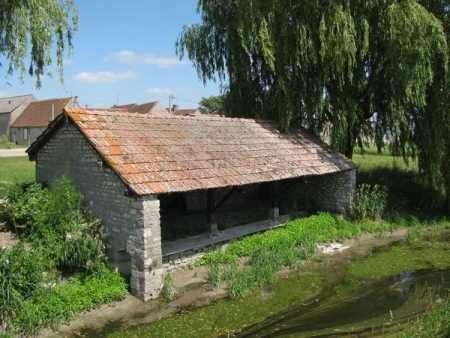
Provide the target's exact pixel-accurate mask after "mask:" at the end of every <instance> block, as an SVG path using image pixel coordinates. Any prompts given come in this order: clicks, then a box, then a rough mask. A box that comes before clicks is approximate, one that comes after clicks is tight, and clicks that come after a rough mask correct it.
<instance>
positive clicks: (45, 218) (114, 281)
mask: <svg viewBox="0 0 450 338" xmlns="http://www.w3.org/2000/svg"><path fill="white" fill-rule="evenodd" d="M1 220H4V221H6V223H7V225H8V226H9V228H10V229H13V230H15V231H16V232H17V233H18V234H19V237H20V242H19V244H17V245H15V246H13V247H12V248H10V249H7V250H0V286H1V287H2V293H1V296H0V324H1V325H2V326H3V327H7V329H9V330H10V329H11V325H13V326H15V328H16V329H17V331H18V332H19V333H22V332H23V333H26V334H36V333H37V332H38V331H39V330H40V329H41V328H43V327H46V326H49V325H50V326H52V327H55V326H56V325H58V324H59V323H60V322H61V321H62V320H68V319H70V318H71V317H72V316H73V315H74V314H75V313H77V312H79V311H82V310H87V309H90V308H92V307H94V306H97V305H100V304H102V303H105V302H110V301H113V300H116V299H118V298H121V297H123V296H124V295H125V294H126V293H127V285H126V283H125V282H124V280H123V278H122V277H120V276H119V275H118V274H117V273H113V272H111V271H110V270H109V269H108V268H106V266H105V260H106V258H105V257H106V256H105V244H104V243H103V241H102V237H103V232H102V228H101V226H100V222H99V221H98V220H95V219H92V218H91V217H90V215H89V214H88V213H86V212H85V210H84V209H83V196H82V195H81V194H79V193H78V192H77V191H76V190H75V188H74V187H73V185H72V184H71V182H70V181H69V179H67V178H66V177H62V178H61V179H60V180H59V181H58V182H57V183H56V184H55V186H54V187H53V188H52V189H51V190H48V189H46V188H44V187H43V186H42V185H40V184H38V183H32V184H22V185H12V186H9V187H7V188H6V198H5V202H4V203H1V204H0V221H1ZM63 274H64V275H66V276H70V275H72V277H71V278H70V279H69V282H68V283H66V284H64V285H60V284H57V280H58V277H60V276H61V275H63ZM74 276H75V277H74ZM49 286H52V287H51V288H49Z"/></svg>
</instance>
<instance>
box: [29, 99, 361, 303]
mask: <svg viewBox="0 0 450 338" xmlns="http://www.w3.org/2000/svg"><path fill="white" fill-rule="evenodd" d="M27 152H28V155H29V158H30V160H33V161H36V180H37V181H38V182H42V183H45V184H48V185H50V186H51V185H52V183H53V182H55V180H57V179H59V178H60V177H61V176H62V175H64V174H65V175H67V176H68V177H69V178H70V179H71V181H72V182H73V184H74V185H75V186H76V187H77V189H78V190H79V191H80V192H81V193H82V194H83V195H84V197H85V199H86V201H87V203H86V204H87V206H88V207H89V208H90V211H91V212H92V214H93V216H95V217H96V218H99V219H101V220H102V223H103V224H104V226H105V227H106V229H107V232H108V237H107V242H108V247H109V249H108V252H107V254H108V257H109V263H110V265H111V266H112V267H114V268H116V269H118V270H119V271H120V272H121V273H123V274H124V275H127V276H129V277H130V286H131V291H132V294H133V295H135V296H136V297H137V298H139V299H141V300H143V301H147V300H148V299H152V298H156V297H157V296H158V295H159V292H160V289H161V274H162V272H163V271H164V269H165V268H166V267H167V266H170V264H171V259H172V258H173V257H182V256H183V255H184V254H187V253H192V250H191V251H189V250H190V249H193V248H198V247H201V246H205V245H211V244H214V243H219V242H220V241H221V240H223V238H221V234H222V232H221V231H220V229H218V228H217V223H216V218H215V217H216V216H217V215H218V214H217V212H218V210H219V209H220V208H223V205H224V204H228V205H233V202H234V203H235V204H234V205H239V206H240V207H241V208H242V207H243V208H244V209H245V208H246V207H247V205H248V206H249V207H248V209H249V210H250V204H251V202H252V201H253V200H255V198H256V196H259V197H261V196H262V199H264V200H265V201H266V202H267V203H266V204H264V206H267V209H266V214H265V215H266V216H265V220H263V221H262V222H260V223H254V224H256V225H253V227H254V228H252V226H250V228H246V229H247V233H250V232H257V231H260V230H261V228H258V224H259V225H261V224H262V225H263V227H265V229H267V228H270V227H272V226H275V225H281V224H282V223H283V220H284V219H286V218H283V217H285V216H284V215H280V212H279V211H280V209H279V205H278V201H279V200H280V196H282V195H283V194H284V193H285V191H288V190H289V189H290V188H291V187H292V186H295V187H296V188H295V192H296V193H297V192H298V194H299V198H300V195H302V196H301V200H302V203H303V204H307V203H308V201H310V202H311V201H314V203H316V204H317V205H320V206H321V208H322V209H323V210H328V211H332V212H338V213H345V212H346V210H347V208H348V206H349V204H350V203H351V202H352V200H353V198H354V194H355V184H356V183H355V179H356V168H357V166H356V165H355V164H354V163H353V162H352V161H350V160H349V159H347V158H345V157H344V156H342V155H340V154H337V153H335V152H333V151H331V150H330V149H329V147H328V146H327V145H326V144H325V143H323V142H322V141H321V140H319V139H318V138H316V137H315V136H314V135H312V134H311V133H310V132H308V131H306V130H303V129H299V130H296V131H294V132H291V133H289V134H282V133H280V132H279V131H278V129H277V125H276V124H275V123H271V122H267V121H255V120H251V119H236V118H223V117H215V116H170V115H166V116H161V115H160V116H157V115H151V114H140V113H129V112H126V111H124V110H121V109H104V110H96V109H80V108H73V109H64V110H63V112H62V113H61V114H60V115H58V116H57V118H56V119H55V120H53V121H52V122H51V123H50V124H49V126H48V127H47V129H45V131H44V132H43V133H42V134H41V136H40V137H39V138H38V139H37V140H36V141H35V142H34V143H33V144H32V145H31V146H30V147H29V148H28V150H27ZM243 191H246V192H248V194H246V195H245V194H243ZM291 191H292V189H291ZM175 197H176V198H175ZM180 197H181V199H180ZM180 200H181V201H182V203H181V204H182V205H183V208H182V209H184V210H194V209H196V208H197V209H198V208H203V209H202V210H204V214H203V216H202V219H203V220H204V223H205V224H206V226H205V227H203V228H202V229H201V231H200V234H199V235H196V236H187V237H185V238H180V239H177V240H174V241H171V240H169V241H168V240H167V239H165V238H164V236H165V235H164V234H165V232H164V230H165V229H166V228H165V225H164V221H163V222H162V221H161V220H162V219H161V213H162V212H164V209H165V208H166V207H165V205H166V204H167V205H170V206H171V207H173V206H174V205H175V206H176V205H179V204H180ZM167 201H169V202H170V201H171V203H168V202H167ZM174 201H178V202H176V203H175V202H174ZM168 209H170V208H169V207H168ZM174 215H175V216H176V215H181V214H176V213H175V214H174ZM180 217H181V216H180ZM174 219H175V222H173V220H174ZM177 222H178V223H177ZM172 223H174V224H175V230H176V227H178V226H180V227H181V225H186V224H188V223H185V222H184V221H182V220H181V218H180V220H179V221H177V218H176V217H175V218H172ZM249 223H250V222H249ZM241 228H242V229H245V226H243V225H242V224H241V225H240V226H236V227H234V228H233V229H230V231H235V234H238V235H237V236H241V235H243V234H245V233H246V232H245V231H243V232H240V233H239V232H236V229H241ZM248 229H250V230H248ZM162 230H163V231H162ZM223 233H226V230H224V231H223ZM175 244H176V245H175ZM194 252H196V251H195V250H194ZM197 252H198V251H197Z"/></svg>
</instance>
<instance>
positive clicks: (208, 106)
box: [198, 95, 223, 115]
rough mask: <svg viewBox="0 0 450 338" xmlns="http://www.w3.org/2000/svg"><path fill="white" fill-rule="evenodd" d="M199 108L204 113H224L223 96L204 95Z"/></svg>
mask: <svg viewBox="0 0 450 338" xmlns="http://www.w3.org/2000/svg"><path fill="white" fill-rule="evenodd" d="M199 104H200V107H199V108H198V109H199V110H200V111H201V113H202V114H219V115H222V114H223V96H221V95H218V96H210V97H208V98H206V97H202V99H201V100H200V102H199Z"/></svg>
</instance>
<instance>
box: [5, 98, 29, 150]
mask: <svg viewBox="0 0 450 338" xmlns="http://www.w3.org/2000/svg"><path fill="white" fill-rule="evenodd" d="M34 100H35V98H34V96H33V95H22V96H13V97H5V98H2V99H0V137H2V136H3V135H6V136H7V137H8V139H9V140H10V141H11V142H12V141H13V140H12V137H11V135H10V128H11V124H13V123H14V122H15V121H16V119H17V118H18V117H19V116H20V114H22V113H23V111H24V110H25V108H26V107H27V106H28V104H29V103H30V102H33V101H34Z"/></svg>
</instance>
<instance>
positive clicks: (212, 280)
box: [206, 260, 221, 290]
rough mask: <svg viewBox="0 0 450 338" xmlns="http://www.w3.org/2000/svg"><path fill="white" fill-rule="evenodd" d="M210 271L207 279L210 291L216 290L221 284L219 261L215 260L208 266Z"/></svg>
mask: <svg viewBox="0 0 450 338" xmlns="http://www.w3.org/2000/svg"><path fill="white" fill-rule="evenodd" d="M208 267H209V270H208V272H207V274H206V279H207V280H208V288H209V289H210V290H215V289H217V287H218V286H219V284H220V282H221V278H220V265H219V262H218V261H217V260H215V261H214V260H213V261H211V262H210V263H209V264H208Z"/></svg>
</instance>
